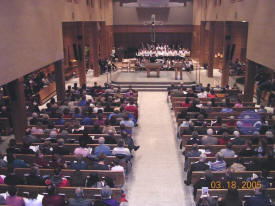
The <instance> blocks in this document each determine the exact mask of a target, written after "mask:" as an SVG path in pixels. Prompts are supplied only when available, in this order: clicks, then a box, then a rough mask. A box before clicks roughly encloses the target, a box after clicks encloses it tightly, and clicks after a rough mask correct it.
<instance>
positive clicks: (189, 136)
mask: <svg viewBox="0 0 275 206" xmlns="http://www.w3.org/2000/svg"><path fill="white" fill-rule="evenodd" d="M203 136H205V135H199V138H202V137H203ZM213 136H214V137H217V138H219V137H222V135H213ZM191 137H192V135H182V136H181V139H182V145H183V146H185V145H186V143H187V141H188V139H190V138H191ZM232 137H233V135H229V138H232ZM252 137H253V136H252V135H244V134H241V135H240V138H244V139H251V138H252ZM257 137H265V135H257Z"/></svg>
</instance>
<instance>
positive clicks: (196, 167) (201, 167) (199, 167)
mask: <svg viewBox="0 0 275 206" xmlns="http://www.w3.org/2000/svg"><path fill="white" fill-rule="evenodd" d="M205 160H206V155H205V154H201V155H200V159H199V161H198V162H195V163H193V164H191V168H190V169H188V171H187V180H185V181H184V183H185V184H186V185H190V184H191V177H192V172H193V171H205V170H209V165H207V164H205Z"/></svg>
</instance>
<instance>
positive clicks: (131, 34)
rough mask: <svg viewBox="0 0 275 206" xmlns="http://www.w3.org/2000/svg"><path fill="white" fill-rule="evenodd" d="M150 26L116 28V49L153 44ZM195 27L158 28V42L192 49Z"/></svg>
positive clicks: (122, 26) (121, 26) (114, 28)
mask: <svg viewBox="0 0 275 206" xmlns="http://www.w3.org/2000/svg"><path fill="white" fill-rule="evenodd" d="M151 31H152V30H151V27H150V26H131V25H126V26H125V25H120V26H117V25H116V26H114V27H113V32H114V43H115V46H116V47H124V48H138V47H140V45H141V43H142V42H143V43H150V42H151ZM192 31H193V26H192V25H187V26H163V25H162V26H156V42H157V43H167V44H170V45H172V44H174V45H179V44H180V45H182V46H183V47H185V48H189V49H191V43H192Z"/></svg>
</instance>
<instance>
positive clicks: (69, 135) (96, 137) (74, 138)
mask: <svg viewBox="0 0 275 206" xmlns="http://www.w3.org/2000/svg"><path fill="white" fill-rule="evenodd" d="M33 136H36V137H37V138H38V139H41V142H42V141H43V139H45V138H48V137H49V136H48V135H46V134H33ZM80 136H82V134H68V136H67V137H68V139H69V140H75V141H77V140H78V137H80ZM89 136H90V137H93V139H94V140H97V139H98V138H99V137H107V136H108V135H107V134H89ZM59 137H61V134H57V138H59ZM120 138H121V135H120V134H116V135H114V139H115V140H116V141H118V140H119V139H120ZM65 142H66V139H65Z"/></svg>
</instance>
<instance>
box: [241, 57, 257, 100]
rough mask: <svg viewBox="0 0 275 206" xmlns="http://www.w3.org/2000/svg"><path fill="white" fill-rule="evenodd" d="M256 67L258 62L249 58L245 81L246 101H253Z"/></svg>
mask: <svg viewBox="0 0 275 206" xmlns="http://www.w3.org/2000/svg"><path fill="white" fill-rule="evenodd" d="M256 68H257V64H256V63H255V62H253V61H250V60H248V64H247V69H246V72H245V83H244V101H246V102H252V101H253V95H254V85H255V81H254V79H255V76H256Z"/></svg>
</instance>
